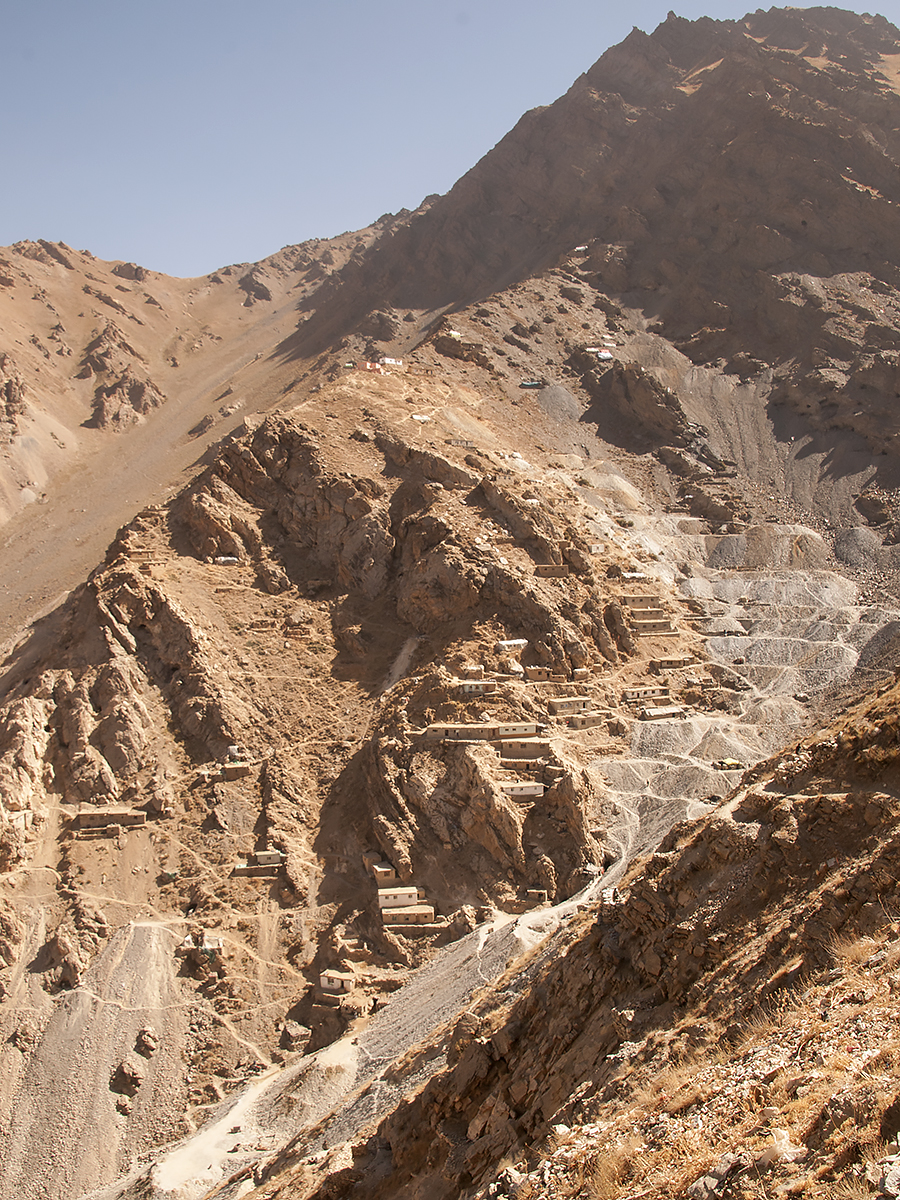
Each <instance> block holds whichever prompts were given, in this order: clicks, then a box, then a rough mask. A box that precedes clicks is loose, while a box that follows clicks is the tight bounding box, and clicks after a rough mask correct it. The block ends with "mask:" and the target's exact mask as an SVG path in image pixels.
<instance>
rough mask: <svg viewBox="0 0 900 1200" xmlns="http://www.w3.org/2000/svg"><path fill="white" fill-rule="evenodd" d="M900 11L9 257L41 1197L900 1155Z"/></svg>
mask: <svg viewBox="0 0 900 1200" xmlns="http://www.w3.org/2000/svg"><path fill="white" fill-rule="evenodd" d="M898 62H900V33H898V31H897V30H895V29H894V28H893V27H892V26H889V25H888V24H887V23H886V22H884V21H883V20H882V19H881V18H878V17H859V16H854V15H853V14H847V13H842V12H840V11H839V10H836V9H812V10H805V11H801V10H771V11H770V12H769V13H762V12H759V13H756V14H753V15H752V16H751V17H748V18H747V19H746V20H745V21H743V22H713V21H699V22H693V23H689V22H685V21H682V20H680V19H679V18H676V17H674V16H670V18H669V19H668V20H667V21H666V22H665V23H664V24H663V25H662V26H661V27H660V28H659V29H658V30H657V31H655V32H654V33H653V34H652V35H650V36H646V35H644V34H640V33H639V32H637V31H635V33H633V34H632V35H631V36H630V37H629V38H628V39H626V41H625V42H624V43H623V44H622V46H619V47H616V48H614V49H613V50H610V51H608V52H607V54H605V55H604V56H603V58H602V59H600V61H599V62H598V63H597V64H596V65H595V66H594V67H593V68H592V69H591V70H590V71H589V72H588V73H587V74H586V75H585V76H583V77H582V78H581V79H580V80H578V81H577V82H576V83H575V84H574V85H573V87H572V89H571V90H570V91H569V92H568V93H567V95H566V96H565V97H563V98H562V99H561V100H559V101H558V102H557V103H556V104H554V105H552V106H550V107H549V108H547V109H543V110H540V111H536V112H534V113H530V114H527V115H526V116H525V117H524V118H523V119H522V121H521V122H520V123H519V125H518V126H517V127H516V128H515V129H514V130H513V131H512V132H511V133H510V134H509V135H508V136H507V138H505V139H504V140H503V142H501V143H500V145H499V146H498V147H497V148H496V149H495V150H494V151H492V152H491V154H489V155H487V156H486V157H485V159H484V160H482V162H481V163H479V164H478V165H477V166H476V167H474V168H473V170H472V171H471V172H470V173H469V174H468V175H467V176H466V177H465V178H464V179H463V180H461V181H460V182H459V184H457V185H456V187H455V188H454V189H453V190H452V191H451V192H450V193H449V194H448V195H447V196H446V197H430V198H429V200H428V201H427V202H426V203H424V204H423V205H422V206H421V207H420V208H419V209H418V210H416V211H415V212H413V213H409V212H404V213H401V214H400V215H399V216H396V217H394V216H386V217H383V218H381V219H379V221H377V222H375V223H374V224H373V225H372V226H371V227H369V228H368V229H366V230H363V231H360V232H359V233H354V234H351V233H348V234H344V235H342V236H341V237H339V238H335V239H332V240H331V241H328V242H325V241H317V242H310V243H305V244H303V245H300V246H296V247H288V248H286V249H284V250H282V251H280V252H279V253H278V254H275V255H273V256H272V257H271V258H269V259H267V260H265V261H264V262H262V263H259V264H241V265H237V266H232V267H228V268H223V269H222V270H220V271H218V272H215V273H213V274H212V275H210V276H208V277H204V278H202V279H199V280H198V279H195V280H173V279H169V278H167V277H165V276H161V275H158V274H156V273H154V272H152V271H150V270H149V269H145V268H142V267H138V266H136V265H135V264H132V263H103V262H99V261H98V260H96V259H94V258H92V256H91V255H89V254H87V253H86V252H78V251H73V250H71V249H70V248H69V247H66V246H63V245H61V244H57V243H52V242H49V241H46V242H40V243H23V244H19V245H17V246H14V247H11V248H9V249H8V250H7V251H5V252H4V255H3V259H2V264H0V265H2V279H0V284H2V287H0V329H2V342H0V372H2V376H0V379H2V383H0V395H2V396H3V397H5V404H6V417H5V418H4V425H3V428H4V429H5V430H6V434H5V435H4V437H5V444H4V448H3V459H2V463H3V465H2V468H0V469H2V479H0V484H2V504H0V507H2V515H3V517H4V519H5V522H6V524H5V526H4V534H5V540H4V542H3V544H2V546H0V559H2V563H3V568H4V570H3V578H4V589H5V590H4V591H3V592H2V596H3V601H2V604H0V631H2V636H3V638H4V639H5V641H6V649H7V651H8V656H7V657H6V660H5V662H4V663H3V666H2V698H0V996H2V1003H0V1062H2V1071H0V1179H2V1181H3V1189H2V1190H3V1191H4V1194H7V1193H8V1194H10V1195H13V1194H15V1195H16V1196H20V1197H23V1198H24V1200H28V1198H30V1197H35V1198H37V1197H50V1198H52V1200H76V1198H77V1197H81V1196H84V1197H96V1198H99V1197H110V1198H111V1197H113V1196H134V1197H137V1196H145V1197H146V1196H152V1197H155V1198H157V1200H176V1198H177V1200H193V1198H195V1197H203V1196H207V1195H209V1196H212V1195H216V1196H218V1197H220V1200H223V1198H224V1197H239V1196H246V1195H249V1194H252V1195H258V1196H260V1197H262V1196H266V1197H273V1196H276V1195H279V1196H284V1197H297V1198H299V1197H312V1196H322V1197H325V1196H332V1197H334V1196H348V1197H349V1196H384V1197H394V1196H396V1197H398V1198H399V1197H408V1198H411V1197H414V1196H416V1197H417V1196H423V1197H424V1196H428V1197H438V1196H447V1197H450V1196H460V1197H463V1196H464V1197H468V1198H469V1200H474V1198H475V1197H478V1198H479V1200H481V1197H487V1196H507V1195H508V1196H518V1197H519V1198H520V1200H525V1197H527V1196H531V1197H537V1196H541V1195H548V1196H550V1195H553V1196H556V1195H571V1196H573V1197H574V1196H584V1197H585V1198H586V1200H587V1198H588V1197H593V1198H594V1200H596V1198H598V1197H608V1198H609V1200H613V1198H614V1197H620V1198H621V1200H626V1198H633V1200H637V1198H638V1197H643V1196H648V1197H649V1196H654V1197H655V1196H659V1197H662V1196H667V1195H682V1194H684V1195H689V1196H691V1197H692V1200H705V1198H706V1197H711V1196H720V1195H721V1196H729V1195H730V1196H738V1195H746V1196H762V1195H771V1194H779V1195H781V1194H783V1195H791V1194H794V1195H809V1196H814V1195H825V1194H829V1192H828V1189H832V1190H833V1194H834V1195H839V1194H842V1193H841V1192H840V1188H842V1187H850V1186H853V1187H857V1188H869V1189H870V1190H871V1191H872V1192H873V1194H874V1191H875V1188H876V1187H880V1186H881V1185H882V1183H884V1181H885V1180H888V1178H889V1177H890V1178H892V1177H893V1176H892V1175H891V1172H892V1171H894V1169H895V1168H894V1164H893V1158H892V1156H893V1155H894V1154H895V1153H896V1146H895V1145H894V1138H895V1135H897V1134H898V1133H900V1122H898V1121H897V1120H896V1117H895V1115H894V1114H895V1110H896V1093H897V1089H896V1080H895V1075H896V1072H895V1070H894V1049H893V1045H894V1041H895V1040H896V1034H895V1032H894V1022H895V1004H894V992H895V991H896V988H895V987H894V982H895V981H894V979H893V968H894V966H895V960H896V957H897V955H896V953H895V946H894V942H895V938H896V933H897V928H896V922H897V920H898V914H897V913H896V912H895V911H894V905H893V902H892V900H891V895H892V890H893V879H894V877H895V874H896V870H895V868H896V855H895V847H894V843H893V838H894V834H893V822H894V820H895V817H896V811H897V804H898V798H897V796H898V793H897V781H896V779H895V777H894V776H895V761H894V760H895V757H896V754H895V748H896V747H895V744H896V722H897V712H896V689H895V668H896V658H897V654H896V648H897V645H898V635H900V592H898V574H897V568H898V566H900V551H898V548H897V542H898V538H900V506H898V493H897V491H896V489H895V484H896V483H897V482H898V481H897V480H896V479H895V474H896V471H897V463H896V456H895V446H894V432H893V428H894V424H895V418H896V405H895V400H896V395H895V393H894V388H895V383H896V381H895V375H896V371H897V363H898V353H900V343H898V338H900V318H898V313H900V309H898V308H897V304H896V300H897V295H898V292H897V286H898V284H897V279H896V278H895V275H896V265H895V264H894V262H893V261H892V256H893V253H894V246H895V245H896V230H895V229H894V222H895V215H894V214H895V210H896V202H897V197H895V196H894V191H895V190H896V165H897V163H896V158H897V144H898V136H900V133H898V131H900V97H898V95H897V91H896V77H895V76H896V63H898ZM897 391H898V393H900V388H898V389H897ZM851 1026H852V1028H851ZM820 1059H821V1061H819V1060H820ZM838 1060H840V1061H838ZM719 1093H721V1094H722V1097H724V1099H721V1100H717V1099H716V1097H717V1096H718V1095H719ZM773 1131H774V1132H773ZM772 1147H774V1148H775V1149H774V1150H772ZM866 1156H868V1158H869V1159H870V1160H871V1161H870V1162H869V1163H868V1165H866V1161H867V1160H866ZM726 1160H727V1161H726ZM879 1164H880V1165H879ZM879 1171H880V1172H881V1174H879ZM704 1180H705V1182H704ZM867 1181H868V1182H867ZM891 1186H893V1185H891ZM887 1187H888V1184H887V1183H884V1188H885V1189H887ZM773 1188H774V1189H775V1190H774V1191H773V1190H772V1189H773ZM846 1194H851V1193H846ZM859 1194H868V1193H867V1192H865V1191H863V1192H860V1193H859ZM882 1194H897V1193H896V1191H895V1192H893V1193H892V1192H890V1191H889V1190H888V1191H885V1190H883V1191H882Z"/></svg>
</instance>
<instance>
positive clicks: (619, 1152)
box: [585, 1137, 642, 1200]
mask: <svg viewBox="0 0 900 1200" xmlns="http://www.w3.org/2000/svg"><path fill="white" fill-rule="evenodd" d="M641 1145H642V1142H641V1140H640V1138H636V1137H630V1138H625V1139H623V1140H622V1141H620V1142H617V1143H616V1144H615V1145H613V1146H612V1147H610V1148H609V1149H607V1150H604V1151H601V1152H600V1153H599V1154H597V1155H596V1156H595V1157H594V1158H593V1161H592V1162H591V1163H590V1164H589V1166H588V1167H587V1170H586V1172H585V1174H586V1175H587V1196H588V1200H616V1197H617V1196H618V1195H619V1191H620V1189H621V1187H622V1184H623V1183H624V1182H625V1181H626V1180H627V1179H629V1178H630V1177H631V1176H632V1174H633V1173H634V1166H635V1165H636V1163H635V1159H636V1157H637V1152H638V1149H639V1147H640V1146H641Z"/></svg>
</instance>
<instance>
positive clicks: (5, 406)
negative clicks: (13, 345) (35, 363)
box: [0, 354, 26, 445]
mask: <svg viewBox="0 0 900 1200" xmlns="http://www.w3.org/2000/svg"><path fill="white" fill-rule="evenodd" d="M25 410H26V401H25V381H24V380H23V378H22V376H21V374H20V373H19V371H18V370H17V368H16V364H15V363H14V362H13V360H12V357H11V356H10V355H9V354H0V443H5V444H7V445H8V444H9V443H10V442H11V441H12V439H13V438H14V437H15V435H16V433H17V432H18V430H19V424H20V419H21V417H22V416H24V414H25Z"/></svg>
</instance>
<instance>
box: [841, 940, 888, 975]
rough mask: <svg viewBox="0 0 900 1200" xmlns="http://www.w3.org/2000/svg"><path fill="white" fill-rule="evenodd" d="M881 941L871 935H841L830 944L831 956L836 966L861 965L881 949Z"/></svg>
mask: <svg viewBox="0 0 900 1200" xmlns="http://www.w3.org/2000/svg"><path fill="white" fill-rule="evenodd" d="M882 945H883V943H882V942H881V941H880V940H878V939H876V938H872V937H843V938H836V939H835V940H834V942H832V944H831V956H832V958H833V959H834V961H835V963H837V965H838V966H842V967H844V968H845V969H847V968H848V967H858V966H862V964H863V963H864V962H867V961H868V960H869V959H870V958H871V957H872V955H873V954H875V953H876V952H877V951H878V950H880V949H881V947H882Z"/></svg>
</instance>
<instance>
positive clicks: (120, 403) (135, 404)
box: [91, 367, 166, 429]
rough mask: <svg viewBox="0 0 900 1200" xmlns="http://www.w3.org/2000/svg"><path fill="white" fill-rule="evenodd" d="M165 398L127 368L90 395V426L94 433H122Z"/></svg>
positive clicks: (153, 386)
mask: <svg viewBox="0 0 900 1200" xmlns="http://www.w3.org/2000/svg"><path fill="white" fill-rule="evenodd" d="M165 400H166V397H165V396H164V395H163V393H162V392H161V391H160V390H159V388H158V387H157V386H156V384H155V383H153V381H152V380H150V379H146V378H142V377H141V376H140V375H138V374H136V373H135V371H134V370H133V369H132V368H130V367H129V368H128V369H127V370H126V371H124V372H123V373H122V374H121V375H120V376H119V377H118V378H117V379H113V380H111V381H110V382H109V383H106V384H100V385H99V386H98V387H97V390H96V391H95V392H94V412H93V417H92V420H91V423H92V424H93V425H95V426H96V427H97V428H98V429H125V428H127V427H128V426H129V425H134V424H135V423H136V422H138V421H140V420H141V418H142V417H145V416H146V415H147V413H149V412H150V411H151V410H152V409H154V408H158V407H159V406H160V405H161V404H164V403H165Z"/></svg>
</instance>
